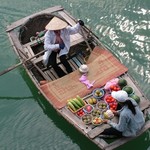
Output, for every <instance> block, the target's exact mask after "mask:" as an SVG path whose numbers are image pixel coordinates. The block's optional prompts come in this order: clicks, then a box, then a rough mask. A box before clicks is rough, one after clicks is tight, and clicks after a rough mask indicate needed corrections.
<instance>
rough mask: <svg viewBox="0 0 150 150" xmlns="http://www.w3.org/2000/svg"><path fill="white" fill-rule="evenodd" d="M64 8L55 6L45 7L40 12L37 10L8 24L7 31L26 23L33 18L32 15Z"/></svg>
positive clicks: (49, 12)
mask: <svg viewBox="0 0 150 150" xmlns="http://www.w3.org/2000/svg"><path fill="white" fill-rule="evenodd" d="M63 9H64V8H63V7H61V6H55V7H50V8H48V9H45V10H43V11H40V12H37V13H35V14H32V15H30V16H27V17H25V18H22V19H20V20H18V21H16V22H14V23H12V24H11V25H9V26H7V30H6V31H7V32H9V31H10V30H13V29H15V28H17V27H18V26H20V25H22V24H24V23H25V22H26V21H27V20H28V19H30V18H32V17H35V16H38V15H40V14H51V13H53V12H57V11H60V10H63Z"/></svg>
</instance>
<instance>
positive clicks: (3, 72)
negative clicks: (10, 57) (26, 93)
mask: <svg viewBox="0 0 150 150" xmlns="http://www.w3.org/2000/svg"><path fill="white" fill-rule="evenodd" d="M22 64H23V62H20V63H18V64H16V65H14V66H11V67H9V68H7V69H5V70H3V71H2V72H0V76H2V75H3V74H5V73H7V72H9V71H11V70H14V69H15V68H17V67H18V66H20V65H22Z"/></svg>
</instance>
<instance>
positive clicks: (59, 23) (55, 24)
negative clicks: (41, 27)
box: [45, 17, 68, 30]
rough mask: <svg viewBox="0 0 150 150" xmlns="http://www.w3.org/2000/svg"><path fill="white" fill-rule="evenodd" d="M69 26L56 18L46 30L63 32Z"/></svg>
mask: <svg viewBox="0 0 150 150" xmlns="http://www.w3.org/2000/svg"><path fill="white" fill-rule="evenodd" d="M67 25H68V24H67V23H66V22H65V21H63V20H61V19H59V18H57V17H54V18H53V19H52V20H51V21H50V22H49V23H48V24H47V25H46V27H45V29H46V30H61V29H63V28H65V27H66V26H67Z"/></svg>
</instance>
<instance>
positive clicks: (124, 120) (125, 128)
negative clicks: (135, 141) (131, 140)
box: [108, 99, 145, 137]
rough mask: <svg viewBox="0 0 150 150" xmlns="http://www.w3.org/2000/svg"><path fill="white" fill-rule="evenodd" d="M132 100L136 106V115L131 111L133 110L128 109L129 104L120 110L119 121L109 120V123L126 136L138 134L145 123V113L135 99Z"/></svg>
mask: <svg viewBox="0 0 150 150" xmlns="http://www.w3.org/2000/svg"><path fill="white" fill-rule="evenodd" d="M130 100H131V102H132V103H133V105H134V106H135V109H136V115H134V114H133V113H132V112H131V110H130V109H128V106H124V107H123V108H122V109H121V110H119V111H118V113H119V122H118V123H114V122H112V121H108V124H110V125H111V126H112V127H113V128H115V129H117V130H118V131H120V132H122V135H123V136H125V137H131V136H136V134H137V132H139V131H140V130H141V128H142V127H143V126H144V123H145V119H144V116H143V113H142V111H141V110H140V108H139V106H138V104H137V103H136V102H135V101H134V100H133V99H130Z"/></svg>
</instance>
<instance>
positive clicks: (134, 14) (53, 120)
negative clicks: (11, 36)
mask: <svg viewBox="0 0 150 150" xmlns="http://www.w3.org/2000/svg"><path fill="white" fill-rule="evenodd" d="M55 5H62V6H63V7H64V8H66V9H67V10H68V11H69V12H70V13H71V14H72V15H73V16H74V17H76V18H81V19H82V20H84V22H85V23H86V24H87V25H88V26H89V27H90V28H91V29H92V30H93V31H94V32H95V33H96V35H97V36H98V37H99V38H100V40H101V41H102V43H103V44H104V45H106V46H107V47H108V48H109V49H111V51H112V52H113V53H114V54H115V55H116V56H117V57H118V58H119V59H120V60H121V61H122V62H123V63H124V64H125V65H126V66H127V67H128V68H129V72H130V73H131V75H132V77H133V78H134V79H135V80H136V81H137V83H138V84H139V85H140V87H141V88H142V90H143V91H144V94H145V95H146V96H147V97H148V99H150V1H149V0H32V1H31V0H0V47H1V48H0V71H2V70H4V69H6V68H8V67H9V66H11V65H13V64H15V63H17V62H18V59H17V56H16V55H15V53H14V52H13V48H12V47H11V44H10V42H9V40H8V37H7V35H6V33H5V29H6V26H7V25H9V24H11V23H12V22H14V21H16V20H18V19H21V18H23V17H25V16H28V15H30V14H32V13H34V12H38V11H41V10H43V9H46V8H48V7H51V6H55ZM0 84H1V87H0V150H91V149H92V150H98V147H97V146H96V145H95V144H93V143H91V142H90V141H89V140H88V139H87V138H86V137H84V136H83V135H81V134H80V133H79V132H78V131H77V130H76V129H75V128H74V127H73V126H71V125H70V124H69V123H68V122H66V121H65V120H64V119H63V118H61V117H60V116H59V115H58V114H57V113H56V111H55V110H54V109H53V108H52V107H51V106H50V105H49V104H48V103H47V101H46V100H45V99H44V98H43V97H42V96H41V95H40V94H38V91H37V89H36V88H35V87H34V85H33V84H32V82H31V80H30V79H29V77H28V76H27V74H26V73H25V71H24V69H23V68H22V67H19V68H17V69H15V70H13V71H11V72H9V73H7V74H5V75H3V76H1V77H0ZM131 148H134V149H136V150H150V131H148V132H146V133H145V134H143V135H142V136H140V137H139V138H137V139H136V140H133V141H132V142H129V143H128V144H125V145H124V146H122V147H120V148H118V149H117V150H130V149H131Z"/></svg>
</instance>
